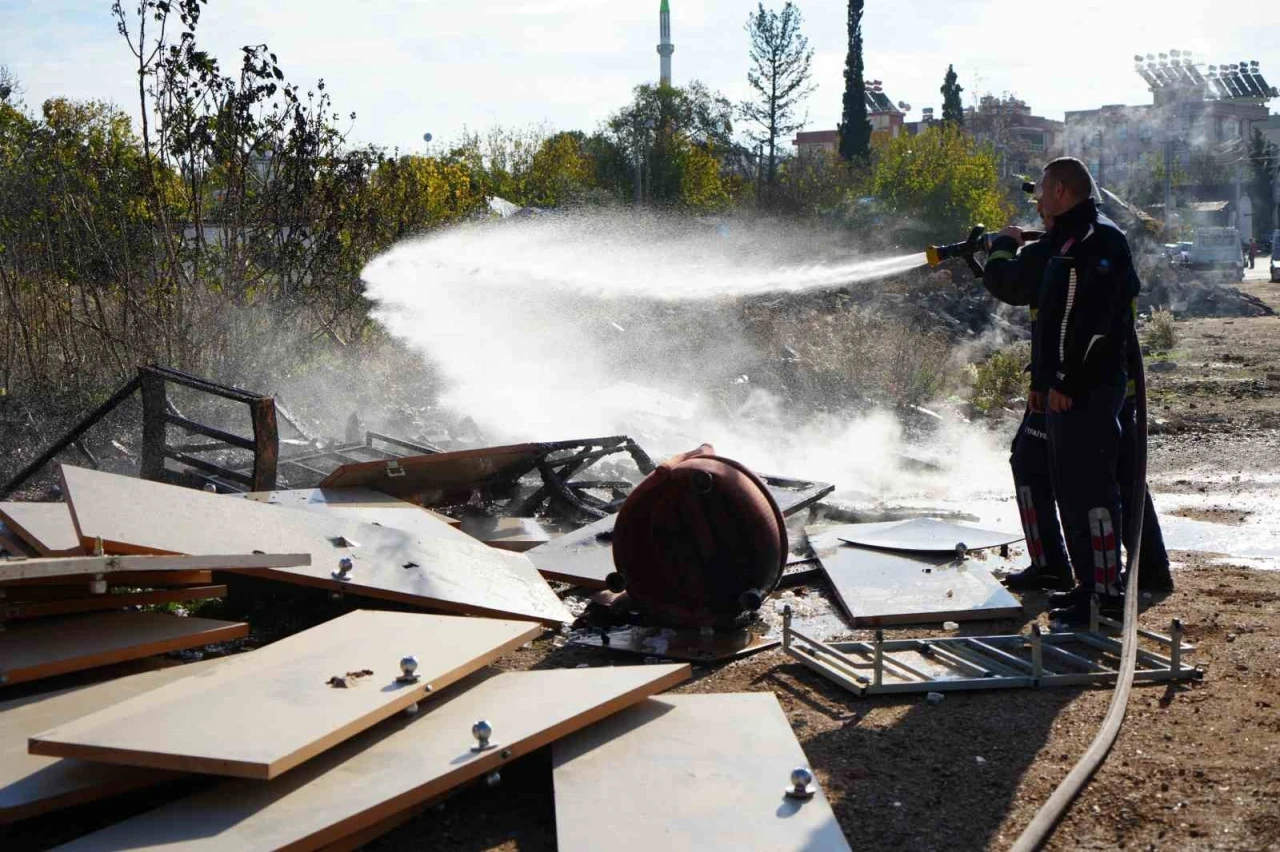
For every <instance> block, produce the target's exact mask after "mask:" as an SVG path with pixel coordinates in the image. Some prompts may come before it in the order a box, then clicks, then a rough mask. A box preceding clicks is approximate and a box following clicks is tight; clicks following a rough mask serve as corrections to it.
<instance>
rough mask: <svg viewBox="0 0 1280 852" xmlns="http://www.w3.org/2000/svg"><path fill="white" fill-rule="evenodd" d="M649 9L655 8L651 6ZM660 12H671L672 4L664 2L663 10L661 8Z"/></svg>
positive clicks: (665, 0) (664, 0) (663, 0)
mask: <svg viewBox="0 0 1280 852" xmlns="http://www.w3.org/2000/svg"><path fill="white" fill-rule="evenodd" d="M649 8H650V9H652V8H653V7H652V6H650V7H649ZM658 11H660V12H670V11H671V4H669V3H668V2H667V0H662V8H661V9H659V10H658Z"/></svg>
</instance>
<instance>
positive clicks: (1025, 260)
mask: <svg viewBox="0 0 1280 852" xmlns="http://www.w3.org/2000/svg"><path fill="white" fill-rule="evenodd" d="M1002 243H1003V245H1001V244H1002ZM1014 252H1017V254H1016V256H1015V254H1014ZM1052 254H1053V249H1052V246H1051V245H1050V244H1049V240H1047V239H1045V240H1040V241H1039V242H1034V243H1028V244H1027V245H1026V246H1024V247H1023V249H1022V251H1020V252H1018V251H1017V243H1015V242H1014V241H1013V239H1012V238H1011V237H1001V238H1000V239H998V240H997V241H996V245H993V246H992V247H991V254H990V255H989V256H988V257H987V266H986V269H985V270H983V273H982V286H984V287H986V288H987V292H988V293H990V294H991V295H992V296H994V297H996V298H997V299H999V300H1000V301H1001V302H1004V303H1005V304H1006V305H1014V306H1015V307H1022V306H1023V305H1025V306H1027V308H1029V309H1030V312H1031V361H1032V364H1034V363H1035V360H1036V320H1037V319H1038V318H1039V313H1040V285H1041V284H1042V283H1043V280H1044V272H1045V266H1047V265H1048V263H1049V256H1050V255H1052ZM1027 370H1028V371H1031V370H1032V366H1031V365H1028V366H1027Z"/></svg>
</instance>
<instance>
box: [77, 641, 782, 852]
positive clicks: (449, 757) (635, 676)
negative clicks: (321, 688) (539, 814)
mask: <svg viewBox="0 0 1280 852" xmlns="http://www.w3.org/2000/svg"><path fill="white" fill-rule="evenodd" d="M255 653H259V652H255ZM688 677H689V667H688V666H687V665H665V666H663V665H655V666H629V667H624V668H591V669H552V670H546V671H531V672H506V673H503V674H496V673H493V672H480V673H478V674H477V675H474V676H473V677H471V678H468V680H467V681H466V682H464V683H463V684H459V685H458V686H459V689H456V690H454V691H452V692H451V693H448V694H446V695H443V696H440V697H439V698H436V699H434V700H432V701H431V702H428V703H425V704H423V705H422V709H421V710H420V711H419V712H418V714H417V715H416V716H414V717H412V718H406V717H404V716H403V715H401V716H398V717H396V718H395V719H389V720H387V721H386V722H385V723H384V724H382V725H378V726H377V727H375V728H373V729H371V730H369V731H366V732H365V733H363V734H361V735H359V736H357V737H355V738H353V739H352V740H350V741H349V742H346V743H343V744H342V745H340V746H338V747H337V748H334V749H332V750H330V751H329V752H327V753H325V754H323V755H321V756H319V757H317V758H316V759H315V760H312V761H309V762H308V763H307V764H305V765H303V766H300V767H298V769H296V770H295V771H293V772H290V773H289V774H287V775H285V776H284V777H283V778H280V779H277V780H276V781H273V782H272V783H271V784H261V783H258V782H251V781H239V780H238V781H228V782H225V783H222V784H220V785H218V786H217V787H214V788H213V789H210V790H207V791H204V792H201V793H198V794H196V795H194V796H191V797H189V798H186V799H183V800H181V801H178V802H174V803H173V804H170V805H166V806H164V807H161V808H159V809H157V810H154V811H151V812H149V813H145V814H142V815H140V816H137V817H134V818H133V819H130V820H127V821H125V822H122V823H119V824H118V825H114V826H112V827H110V828H107V829H104V830H103V831H99V832H97V833H96V834H91V835H88V836H86V837H83V838H81V839H79V840H77V841H74V842H72V843H70V844H68V845H67V846H65V847H63V848H65V849H69V850H89V849H94V850H102V849H134V850H142V849H160V848H172V847H174V846H178V845H181V846H182V848H183V849H184V850H186V852H197V850H215V849H216V850H231V849H234V850H237V852H255V850H275V849H282V848H288V849H291V850H308V849H319V848H322V847H324V846H327V845H329V844H332V843H336V842H338V841H340V840H342V839H343V838H345V837H349V836H351V835H353V834H356V833H358V832H362V831H365V830H366V829H368V828H370V827H371V826H374V825H376V824H378V823H379V822H382V821H384V820H387V819H388V818H390V817H393V816H394V815H396V814H399V813H402V812H404V811H405V810H407V809H410V808H413V807H414V806H416V805H418V804H421V803H422V802H425V801H428V800H430V799H432V798H433V797H435V796H438V795H440V794H441V793H444V792H446V791H448V790H450V789H453V788H454V787H457V786H459V785H461V784H463V783H466V782H467V781H470V780H472V779H475V778H480V777H483V776H484V775H487V774H488V773H490V772H492V771H494V770H496V769H500V768H501V767H502V766H503V765H504V764H506V763H508V762H510V761H512V760H515V759H517V758H519V757H522V756H523V755H525V754H528V753H529V752H531V751H534V750H536V749H538V748H541V747H543V746H546V745H548V744H550V743H551V742H554V741H555V740H557V739H559V738H560V737H563V736H565V735H567V734H570V733H572V732H573V731H576V730H579V729H581V728H583V727H585V726H587V725H590V724H591V723H593V722H596V721H599V720H600V719H603V718H605V717H606V716H609V715H610V714H612V713H616V712H618V711H619V710H622V709H624V708H625V707H628V706H631V705H633V704H635V703H637V702H639V701H642V700H644V699H645V698H646V697H648V696H649V695H652V694H654V693H656V692H661V691H662V690H664V689H668V688H670V687H672V686H674V685H675V684H677V683H680V682H681V681H683V680H686V679H687V678H688ZM478 719H485V720H487V721H488V722H489V723H490V725H492V727H493V741H494V742H495V743H497V747H496V748H493V749H490V750H488V751H484V752H480V753H478V754H477V753H474V752H472V751H471V746H472V745H474V744H475V740H474V739H473V738H472V736H471V726H472V724H473V723H474V722H475V721H477V720H478ZM784 780H785V779H784ZM438 846H439V844H435V843H433V842H432V840H431V839H429V838H427V839H424V845H423V848H437V847H438Z"/></svg>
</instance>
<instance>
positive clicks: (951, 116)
mask: <svg viewBox="0 0 1280 852" xmlns="http://www.w3.org/2000/svg"><path fill="white" fill-rule="evenodd" d="M956 80H957V77H956V69H955V66H953V65H948V66H947V76H946V78H945V79H944V80H943V81H942V89H941V90H940V91H941V92H942V120H943V121H945V122H948V123H950V124H954V125H955V126H956V127H963V126H964V104H962V103H961V102H960V93H961V92H963V91H964V87H963V86H961V85H960V84H959V83H957V82H956Z"/></svg>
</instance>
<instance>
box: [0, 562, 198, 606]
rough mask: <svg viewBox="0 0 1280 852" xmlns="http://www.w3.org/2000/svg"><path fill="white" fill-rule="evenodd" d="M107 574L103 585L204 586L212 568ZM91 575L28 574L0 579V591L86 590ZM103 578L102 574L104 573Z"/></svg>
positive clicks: (150, 587) (142, 586) (141, 586)
mask: <svg viewBox="0 0 1280 852" xmlns="http://www.w3.org/2000/svg"><path fill="white" fill-rule="evenodd" d="M148 558H156V557H148ZM3 567H4V562H0V568H3ZM107 576H108V577H110V578H111V579H109V580H107V585H109V586H135V587H138V588H146V589H154V588H158V587H169V586H207V585H209V584H210V583H212V582H213V572H212V571H112V572H111V573H110V574H108V575H107ZM92 579H93V575H85V574H68V575H59V576H54V577H32V578H30V579H27V580H0V592H6V593H8V594H10V595H12V594H13V593H12V591H11V590H13V589H29V588H34V589H48V588H51V587H62V588H64V589H73V588H74V587H77V586H79V587H82V588H84V589H86V590H88V589H89V582H90V581H91V580H92ZM104 579H106V578H105V577H104ZM22 594H26V592H25V591H24V592H22ZM0 597H3V595H0ZM61 597H75V595H74V594H72V595H61Z"/></svg>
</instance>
